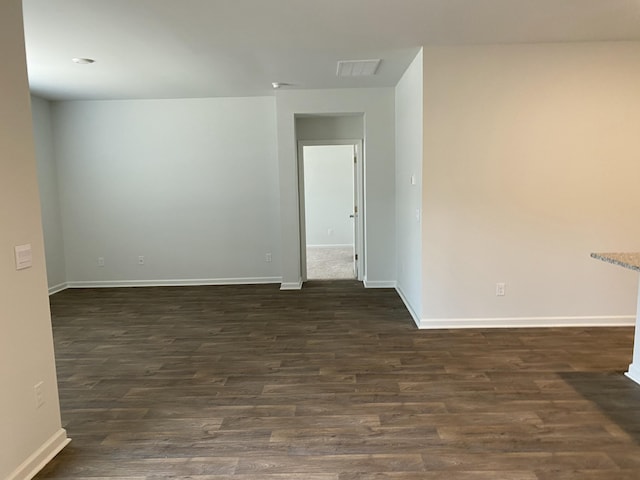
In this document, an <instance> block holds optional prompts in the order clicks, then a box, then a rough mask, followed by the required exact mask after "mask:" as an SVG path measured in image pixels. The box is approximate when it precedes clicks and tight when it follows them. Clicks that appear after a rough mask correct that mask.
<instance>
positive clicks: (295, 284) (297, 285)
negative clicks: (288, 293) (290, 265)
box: [280, 280, 302, 290]
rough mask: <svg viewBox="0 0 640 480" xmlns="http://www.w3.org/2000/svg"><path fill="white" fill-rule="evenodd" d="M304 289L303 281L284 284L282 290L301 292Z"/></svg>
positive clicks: (281, 286)
mask: <svg viewBox="0 0 640 480" xmlns="http://www.w3.org/2000/svg"><path fill="white" fill-rule="evenodd" d="M301 288H302V280H298V281H297V282H282V285H280V290H300V289H301Z"/></svg>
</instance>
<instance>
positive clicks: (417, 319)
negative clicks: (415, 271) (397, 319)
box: [396, 285, 420, 328]
mask: <svg viewBox="0 0 640 480" xmlns="http://www.w3.org/2000/svg"><path fill="white" fill-rule="evenodd" d="M396 292H398V295H400V299H402V302H403V303H404V306H405V307H407V310H408V311H409V315H411V318H413V321H414V322H415V324H416V327H418V328H420V315H418V314H417V313H416V312H415V310H414V309H413V307H412V306H411V304H410V303H409V301H408V300H407V296H406V295H405V294H404V292H403V291H402V288H401V287H400V285H396Z"/></svg>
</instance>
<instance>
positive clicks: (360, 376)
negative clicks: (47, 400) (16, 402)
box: [36, 281, 640, 480]
mask: <svg viewBox="0 0 640 480" xmlns="http://www.w3.org/2000/svg"><path fill="white" fill-rule="evenodd" d="M51 305H52V314H53V327H54V338H55V347H56V358H57V368H58V377H59V385H60V396H61V407H62V418H63V425H64V427H65V428H66V429H67V430H68V433H69V435H70V436H71V437H72V438H73V441H72V443H71V444H70V445H69V446H68V447H67V448H66V449H65V450H64V451H63V452H62V453H61V454H60V455H58V457H56V458H55V459H54V460H53V461H52V462H51V463H50V464H49V465H48V466H47V467H46V468H45V469H44V470H43V471H42V472H41V473H40V474H39V475H38V476H37V477H36V478H37V479H39V480H43V479H75V480H89V479H91V480H106V479H117V480H162V479H170V478H189V479H195V480H257V479H265V480H291V479H304V480H356V479H359V480H418V479H420V480H423V479H426V480H432V479H446V480H459V479H464V480H495V479H510V480H567V479H580V480H594V479H607V480H616V479H618V480H631V479H633V480H637V479H639V478H640V386H638V385H636V384H634V383H633V382H631V381H630V380H628V379H626V378H625V377H623V375H622V372H623V371H624V370H625V369H626V367H627V366H628V364H629V362H630V360H631V349H632V342H633V338H632V336H633V329H632V328H600V329H595V328H592V329H589V328H572V329H513V330H440V331H418V330H417V329H416V328H415V326H414V324H413V322H412V320H411V319H410V317H409V315H408V313H407V312H406V310H405V309H404V307H403V305H402V302H401V301H400V299H399V298H398V296H397V294H396V293H395V292H394V291H393V290H366V289H364V288H362V286H361V285H360V284H358V283H357V282H353V281H342V282H310V283H309V284H305V288H304V289H303V290H302V291H279V289H278V286H277V285H258V286H220V287H179V288H177V287H176V288H174V287H163V288H130V289H86V290H67V291H64V292H61V293H58V294H56V295H54V296H52V297H51Z"/></svg>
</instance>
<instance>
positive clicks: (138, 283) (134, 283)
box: [67, 277, 282, 288]
mask: <svg viewBox="0 0 640 480" xmlns="http://www.w3.org/2000/svg"><path fill="white" fill-rule="evenodd" d="M281 281H282V279H281V278H280V277H254V278H195V279H179V280H178V279H174V280H104V281H97V282H96V281H88V282H67V287H68V288H118V287H188V286H199V285H256V284H263V283H280V282H281Z"/></svg>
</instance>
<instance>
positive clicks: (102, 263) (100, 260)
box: [98, 257, 104, 267]
mask: <svg viewBox="0 0 640 480" xmlns="http://www.w3.org/2000/svg"><path fill="white" fill-rule="evenodd" d="M98 266H99V267H104V257H98Z"/></svg>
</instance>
